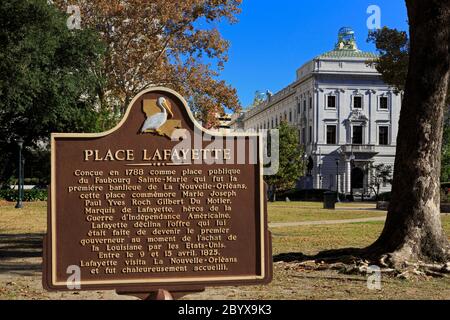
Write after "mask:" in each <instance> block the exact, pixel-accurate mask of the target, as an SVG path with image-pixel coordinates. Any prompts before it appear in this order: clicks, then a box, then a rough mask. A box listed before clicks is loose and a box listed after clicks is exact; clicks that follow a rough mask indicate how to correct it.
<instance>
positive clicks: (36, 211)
mask: <svg viewBox="0 0 450 320" xmlns="http://www.w3.org/2000/svg"><path fill="white" fill-rule="evenodd" d="M14 206H15V203H13V202H6V201H0V234H2V233H3V234H5V233H45V232H47V231H46V230H47V203H46V202H45V201H37V202H25V203H24V206H23V208H22V209H16V208H14Z"/></svg>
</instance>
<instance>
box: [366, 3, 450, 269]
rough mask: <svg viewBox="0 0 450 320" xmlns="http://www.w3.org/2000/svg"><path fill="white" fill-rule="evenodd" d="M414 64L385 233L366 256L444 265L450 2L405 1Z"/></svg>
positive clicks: (446, 251) (397, 262) (402, 116)
mask: <svg viewBox="0 0 450 320" xmlns="http://www.w3.org/2000/svg"><path fill="white" fill-rule="evenodd" d="M406 5H407V8H408V17H409V25H410V38H411V48H410V63H409V71H408V77H407V81H406V86H405V95H404V99H403V104H402V109H401V113H400V122H399V132H398V136H397V154H396V158H395V168H394V181H393V185H392V199H391V202H390V205H389V210H388V215H387V220H386V224H385V227H384V230H383V232H382V234H381V236H380V238H379V239H378V240H377V241H376V242H375V243H374V244H373V245H371V246H370V247H368V248H367V252H370V253H372V254H377V255H383V254H387V255H388V257H389V258H390V262H391V264H392V265H394V266H402V265H404V263H405V262H406V261H418V260H421V261H427V262H431V261H433V262H445V261H448V259H449V252H450V251H449V244H448V239H447V237H446V235H445V234H444V232H443V229H442V225H441V216H440V194H439V184H440V183H439V179H440V169H441V164H440V162H441V143H442V132H443V117H444V108H445V99H446V95H447V88H448V81H449V70H450V58H449V56H450V52H449V42H450V0H406Z"/></svg>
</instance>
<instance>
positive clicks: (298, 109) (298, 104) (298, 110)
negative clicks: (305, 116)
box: [297, 102, 300, 114]
mask: <svg viewBox="0 0 450 320" xmlns="http://www.w3.org/2000/svg"><path fill="white" fill-rule="evenodd" d="M297 114H300V102H298V103H297Z"/></svg>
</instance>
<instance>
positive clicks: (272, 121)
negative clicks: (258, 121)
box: [271, 119, 275, 129]
mask: <svg viewBox="0 0 450 320" xmlns="http://www.w3.org/2000/svg"><path fill="white" fill-rule="evenodd" d="M271 128H272V129H273V128H275V127H274V126H273V119H272V126H271Z"/></svg>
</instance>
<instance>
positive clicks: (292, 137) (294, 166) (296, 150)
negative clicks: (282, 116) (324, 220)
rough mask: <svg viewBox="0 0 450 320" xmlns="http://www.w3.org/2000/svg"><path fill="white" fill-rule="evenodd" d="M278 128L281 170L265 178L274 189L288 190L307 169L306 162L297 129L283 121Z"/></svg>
mask: <svg viewBox="0 0 450 320" xmlns="http://www.w3.org/2000/svg"><path fill="white" fill-rule="evenodd" d="M278 130H279V142H278V148H279V170H278V172H277V174H275V175H270V176H265V180H266V182H267V184H268V185H269V186H270V187H271V188H273V189H274V191H286V190H289V189H292V188H294V187H295V184H296V182H297V180H298V179H299V177H300V176H301V175H302V174H303V173H304V171H305V162H304V160H303V158H302V156H303V149H302V148H301V147H300V143H299V137H298V131H297V129H296V128H294V127H292V126H290V125H289V124H288V123H287V122H286V121H282V122H281V124H280V126H279V127H278ZM270 143H273V142H272V141H270ZM269 148H270V145H269Z"/></svg>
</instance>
